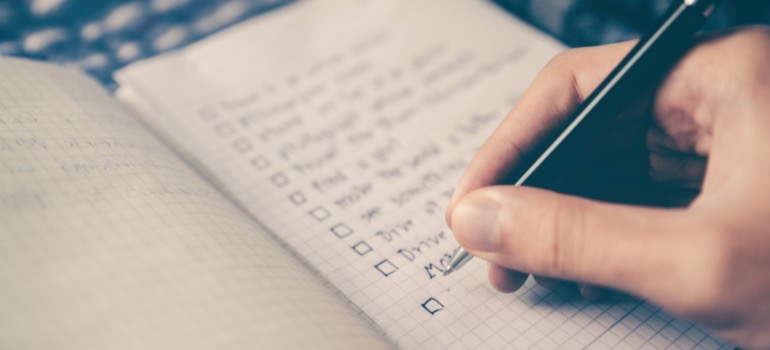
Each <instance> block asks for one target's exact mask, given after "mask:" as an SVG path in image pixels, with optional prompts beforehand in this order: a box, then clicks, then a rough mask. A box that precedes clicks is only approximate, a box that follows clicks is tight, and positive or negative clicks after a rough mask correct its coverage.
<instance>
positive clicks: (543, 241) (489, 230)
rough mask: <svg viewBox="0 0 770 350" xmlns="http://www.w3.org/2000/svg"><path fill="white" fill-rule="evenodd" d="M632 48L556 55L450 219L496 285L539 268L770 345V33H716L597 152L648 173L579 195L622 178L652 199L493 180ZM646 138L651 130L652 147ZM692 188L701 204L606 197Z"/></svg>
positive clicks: (470, 177)
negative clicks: (615, 155)
mask: <svg viewBox="0 0 770 350" xmlns="http://www.w3.org/2000/svg"><path fill="white" fill-rule="evenodd" d="M632 46H633V43H621V44H614V45H607V46H602V47H596V48H585V49H574V50H569V51H567V52H565V53H563V54H561V55H559V56H557V57H556V58H554V59H553V60H552V61H551V62H550V63H549V64H548V65H547V67H546V68H545V69H544V70H543V71H542V72H541V73H540V74H539V76H538V77H537V79H536V80H535V82H534V83H533V84H532V86H531V87H530V88H529V90H528V91H527V92H526V94H525V95H524V96H523V97H522V98H521V100H520V101H519V103H518V105H517V106H516V107H515V108H514V109H513V110H512V111H511V112H510V114H509V115H508V116H507V117H506V118H505V120H504V121H503V122H502V123H501V124H500V126H499V127H498V128H497V130H495V132H494V133H493V134H492V135H491V136H490V138H489V139H488V140H487V142H486V143H485V144H484V146H483V147H482V148H481V149H480V150H479V151H478V153H477V154H476V156H475V157H474V158H473V160H472V162H471V163H470V165H469V167H468V169H467V171H466V173H465V175H464V176H463V178H462V179H461V181H460V183H459V185H458V187H457V189H456V191H455V194H454V196H453V198H452V200H451V203H450V205H449V208H448V209H447V215H446V219H447V223H448V224H449V225H450V226H451V228H452V229H453V231H454V233H455V236H456V237H457V240H458V241H459V242H460V244H461V245H462V246H463V247H465V248H466V249H467V250H468V251H469V252H470V253H471V254H473V255H475V256H477V257H479V258H482V259H485V260H487V261H489V262H490V272H489V278H490V281H491V282H492V284H493V285H494V286H495V287H496V288H497V289H499V290H501V291H514V290H516V289H518V288H519V287H520V286H521V285H522V284H523V283H524V281H525V279H526V276H527V275H526V273H531V274H535V275H538V276H542V277H543V278H540V280H543V281H552V280H554V279H555V280H569V281H576V282H579V283H587V284H591V285H598V286H603V287H608V288H612V289H618V290H621V291H625V292H627V293H630V294H634V295H637V296H639V297H641V298H645V299H647V300H649V301H651V302H653V303H655V304H658V305H660V306H662V307H663V308H665V309H667V310H669V311H671V312H673V313H674V314H678V315H680V316H683V317H686V318H689V319H691V320H694V321H698V322H701V323H702V324H704V325H706V326H708V327H710V328H712V329H713V330H714V331H715V332H716V334H718V335H719V336H721V337H723V338H724V339H725V340H728V341H731V342H734V343H736V344H739V345H741V346H747V347H770V29H768V28H748V29H743V30H739V31H735V32H729V33H723V34H720V35H714V36H710V37H705V38H702V40H701V42H700V43H699V44H698V45H697V46H696V47H695V48H693V49H692V50H691V51H690V52H689V53H688V54H687V55H686V56H685V57H684V58H683V59H682V60H681V61H680V62H679V63H678V65H677V66H676V67H675V68H674V69H673V70H672V71H671V73H670V74H669V75H668V77H667V78H666V79H665V80H664V82H663V83H662V85H661V87H660V88H659V90H658V91H657V93H656V95H655V96H654V98H650V99H649V100H650V101H652V103H648V104H647V105H646V106H642V107H639V108H635V109H634V110H632V111H629V112H628V113H624V116H623V118H620V120H619V121H618V122H617V123H616V125H614V126H613V128H615V129H614V130H615V131H614V132H610V133H608V134H607V137H605V139H603V140H601V141H600V142H598V144H597V146H596V147H600V148H599V149H597V150H595V152H597V154H599V153H602V152H601V151H602V150H604V151H605V152H603V154H610V156H611V154H613V153H617V152H621V153H623V152H631V153H627V155H629V157H630V158H634V157H633V156H634V155H637V154H643V155H644V158H639V159H641V160H643V161H644V162H643V163H635V164H636V165H630V166H628V167H626V169H632V170H634V169H635V172H634V173H627V172H626V174H630V175H628V176H622V177H614V178H612V179H614V181H605V182H604V183H602V184H599V185H600V186H593V185H595V184H590V183H587V185H586V186H584V187H583V188H582V190H581V191H578V192H573V193H579V194H580V195H581V196H582V197H590V196H591V195H592V192H591V191H590V190H591V189H597V188H606V187H607V186H609V185H617V184H622V185H624V186H625V187H618V188H625V189H626V190H628V189H635V188H637V187H640V186H644V191H643V192H644V193H645V194H648V196H647V198H642V197H636V196H634V195H633V193H632V192H633V191H624V192H623V195H624V198H613V194H615V196H614V197H618V196H617V194H618V193H619V192H617V191H604V193H600V194H598V195H597V196H594V197H595V198H600V199H603V200H602V201H599V200H592V199H585V198H581V197H578V196H570V195H563V194H558V193H554V192H550V191H545V190H539V189H534V188H524V187H512V186H492V185H494V184H495V183H496V182H497V181H498V180H499V179H500V178H502V177H503V176H504V175H505V174H506V173H507V172H508V171H510V170H511V168H513V167H515V166H516V164H517V162H518V161H519V159H520V158H521V157H522V155H523V154H527V153H528V152H530V151H531V150H532V148H533V147H534V145H535V142H536V140H538V139H539V138H542V137H543V136H544V135H546V134H547V133H548V132H549V131H550V130H551V129H552V128H553V127H554V126H555V125H558V124H559V123H560V122H561V121H562V120H563V118H565V117H566V116H568V115H569V113H570V111H572V110H573V109H574V108H576V107H577V105H578V104H579V103H580V102H581V101H582V100H583V99H584V98H585V97H586V96H587V95H588V94H589V93H590V92H591V91H592V90H593V89H594V88H595V87H596V86H597V85H598V84H599V83H600V82H601V79H603V78H604V77H605V76H606V75H607V74H608V73H609V71H610V70H611V69H612V68H613V67H614V66H615V65H616V64H617V63H618V62H619V61H620V60H621V58H622V57H623V56H624V55H625V54H626V53H627V52H628V51H629V50H630V49H631V47H632ZM650 115H651V116H652V118H650ZM645 116H646V118H644V117H645ZM645 121H651V122H645ZM621 131H622V132H623V134H622V136H619V135H621V134H619V132H621ZM633 135H642V136H643V137H641V138H639V139H638V140H640V141H641V143H637V142H635V141H636V140H637V139H635V138H634V137H633ZM644 135H646V137H644ZM639 144H641V145H643V146H644V145H646V147H641V148H639V147H635V145H639ZM639 149H641V150H646V151H645V152H644V153H640V152H636V151H635V150H639ZM592 152H594V151H592ZM605 163H606V162H605ZM632 163H633V162H632ZM639 164H643V165H644V166H643V167H640V166H639ZM640 169H641V170H640ZM615 170H616V173H617V174H622V173H623V172H622V171H621V170H622V169H621V170H618V169H615ZM639 175H642V176H639ZM644 179H651V180H653V181H645V180H644ZM620 180H624V181H620ZM649 184H655V185H656V187H655V190H651V187H648V185H649ZM682 190H685V191H684V193H688V192H689V193H691V194H692V195H693V196H691V198H690V199H693V198H694V200H692V202H689V201H686V202H685V206H680V207H673V208H672V207H670V206H667V207H660V206H655V207H653V206H639V205H629V204H617V203H610V202H607V201H606V200H608V199H611V200H615V201H618V200H620V199H628V200H629V201H631V202H634V203H640V202H641V203H645V204H650V203H663V202H662V201H660V200H669V199H671V197H678V198H681V196H679V195H680V194H681V193H683V192H682ZM688 190H689V191H688ZM626 192H627V193H626ZM649 194H655V195H662V196H655V197H656V198H650V197H651V196H649ZM670 194H676V195H677V196H666V195H670ZM640 198H642V200H640ZM668 204H671V202H668Z"/></svg>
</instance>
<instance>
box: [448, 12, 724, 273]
mask: <svg viewBox="0 0 770 350" xmlns="http://www.w3.org/2000/svg"><path fill="white" fill-rule="evenodd" d="M717 2H718V0H682V1H679V2H676V3H674V4H673V5H672V6H671V8H670V9H669V10H668V12H667V13H666V14H665V15H664V16H663V19H662V20H661V21H660V23H659V24H658V25H657V26H656V27H655V30H653V31H652V32H650V33H648V34H647V35H645V36H644V37H642V39H641V40H639V42H638V43H637V44H636V46H634V48H633V49H632V50H631V52H630V53H629V54H628V55H626V57H625V58H624V59H623V60H622V61H621V62H620V64H618V66H617V67H615V69H614V70H613V71H612V73H610V75H609V76H607V78H606V79H604V81H603V82H602V83H601V84H600V85H599V87H597V88H596V90H594V92H593V93H591V95H590V96H589V97H588V98H587V99H586V100H585V101H584V102H583V103H582V104H581V105H580V107H578V109H577V110H576V111H575V112H574V113H573V114H572V116H571V117H570V118H569V119H567V120H566V121H565V122H564V125H563V127H562V129H561V130H560V131H559V132H557V133H554V135H555V137H554V139H553V140H552V141H551V142H550V144H547V145H548V146H547V147H546V148H545V150H544V151H543V153H542V154H541V155H540V156H539V157H537V158H532V159H534V161H533V162H532V163H531V164H530V165H529V167H528V168H527V170H526V171H525V172H524V173H523V175H522V176H521V177H520V178H519V179H518V181H516V183H514V186H531V187H538V188H543V189H553V188H552V187H553V186H554V185H555V181H556V178H557V177H558V176H559V174H560V173H562V172H564V170H566V169H568V168H569V165H570V163H571V161H572V160H574V159H575V158H577V156H578V155H580V154H581V153H582V152H583V151H584V150H585V147H586V146H587V145H588V144H589V142H590V141H591V140H592V139H593V138H594V137H595V136H596V135H597V134H598V133H599V132H600V131H601V130H602V129H603V127H605V126H607V125H609V123H610V122H611V121H612V120H614V119H615V117H617V115H618V114H619V113H621V112H622V111H623V109H624V108H625V107H626V106H627V105H628V104H629V103H630V102H631V101H632V100H633V98H634V97H636V96H638V95H639V94H641V93H644V92H645V91H646V90H647V89H649V88H652V87H653V85H654V84H656V83H657V82H658V81H659V80H660V79H661V78H662V77H663V76H664V75H665V74H666V73H667V72H668V71H669V70H670V69H671V67H673V65H674V64H675V63H676V62H677V61H678V60H679V58H680V57H682V55H684V53H685V52H687V50H688V49H689V48H690V46H691V40H692V38H693V36H694V34H695V32H697V31H698V29H700V27H701V26H702V25H703V23H704V22H705V21H706V19H707V18H708V16H709V14H711V12H712V11H713V10H714V6H716V3H717ZM472 257H473V256H472V255H470V254H469V253H468V252H467V251H465V249H463V248H462V247H459V248H457V250H456V251H455V253H454V255H453V256H452V258H451V259H450V260H449V263H448V264H447V266H446V267H445V271H444V276H446V275H448V274H450V273H452V272H453V271H455V270H458V269H459V268H460V267H462V266H463V265H464V264H465V263H467V262H468V261H469V260H470V259H471V258H472Z"/></svg>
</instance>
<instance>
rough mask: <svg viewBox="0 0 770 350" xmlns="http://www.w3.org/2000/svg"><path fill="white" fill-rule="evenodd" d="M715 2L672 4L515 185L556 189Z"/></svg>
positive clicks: (652, 82)
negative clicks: (653, 29) (566, 171)
mask: <svg viewBox="0 0 770 350" xmlns="http://www.w3.org/2000/svg"><path fill="white" fill-rule="evenodd" d="M714 3H715V2H714V1H685V2H682V3H679V4H676V5H674V6H672V7H671V8H670V9H669V11H668V12H667V14H666V15H665V16H663V19H662V20H661V22H660V23H658V25H657V26H656V28H657V30H655V31H653V32H651V33H649V34H647V35H646V36H645V37H643V38H642V39H641V40H640V41H639V42H638V43H637V45H636V46H634V48H633V49H632V50H631V51H630V52H629V54H628V55H626V57H625V58H624V59H623V60H622V61H621V62H620V64H618V66H617V67H616V68H615V69H614V70H613V71H612V73H611V74H610V75H609V76H608V77H607V78H606V79H605V80H604V81H603V82H602V83H601V84H600V85H599V86H598V87H597V88H596V90H594V92H593V93H592V94H591V95H590V96H589V97H588V98H587V99H586V100H585V101H584V102H583V103H582V104H581V105H580V107H578V109H577V110H576V111H575V112H574V113H573V114H572V115H571V117H570V118H569V119H568V120H567V121H566V122H565V124H564V126H563V128H562V129H561V130H559V131H558V132H557V133H554V134H553V135H555V136H554V138H553V139H552V140H551V142H550V143H547V144H546V145H547V147H546V148H545V149H543V151H542V153H540V156H539V157H538V158H535V159H533V160H532V163H531V164H530V165H529V167H528V168H526V171H524V172H523V173H522V175H521V176H520V177H519V178H518V181H517V182H516V183H515V185H518V186H532V187H539V188H545V189H555V188H553V187H554V186H556V184H557V182H558V179H559V178H560V177H561V173H562V172H564V170H565V169H569V168H570V163H572V162H575V161H577V160H578V159H580V155H581V153H583V151H584V150H585V148H586V147H587V146H588V145H589V144H590V143H591V141H592V140H593V139H594V138H595V137H596V136H597V135H598V134H599V133H601V131H603V130H604V128H605V127H606V126H608V125H609V124H610V122H611V121H612V120H614V119H615V118H616V117H617V116H618V115H619V114H620V113H621V112H623V110H624V109H625V108H626V107H627V106H628V105H629V103H630V102H632V101H635V100H636V99H637V98H638V97H640V96H643V95H644V94H646V93H649V92H650V91H651V90H652V89H653V88H655V87H656V85H658V84H659V83H660V81H661V79H662V78H663V77H664V76H665V75H666V74H667V73H668V72H669V70H670V69H671V68H672V67H673V66H674V65H675V64H676V62H677V61H678V60H679V59H680V58H681V57H682V55H684V54H685V53H686V52H687V50H688V49H689V48H690V47H691V46H692V43H693V35H694V33H695V32H696V31H697V30H698V29H699V28H700V27H701V26H702V25H703V23H704V22H705V21H706V19H707V17H708V14H709V12H710V10H711V7H712V6H713V5H714Z"/></svg>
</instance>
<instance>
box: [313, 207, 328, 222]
mask: <svg viewBox="0 0 770 350" xmlns="http://www.w3.org/2000/svg"><path fill="white" fill-rule="evenodd" d="M309 213H310V215H311V216H312V217H314V218H315V219H316V220H318V221H324V220H326V219H328V218H329V216H331V214H329V211H328V210H326V209H325V208H324V207H316V208H313V209H312V210H311V211H309Z"/></svg>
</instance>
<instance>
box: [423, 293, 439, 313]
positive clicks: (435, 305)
mask: <svg viewBox="0 0 770 350" xmlns="http://www.w3.org/2000/svg"><path fill="white" fill-rule="evenodd" d="M422 308H423V309H425V311H427V312H430V314H431V315H434V314H436V313H437V312H439V311H441V310H444V304H442V303H441V302H440V301H438V300H436V298H434V297H430V298H428V300H426V301H425V302H424V303H422Z"/></svg>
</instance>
